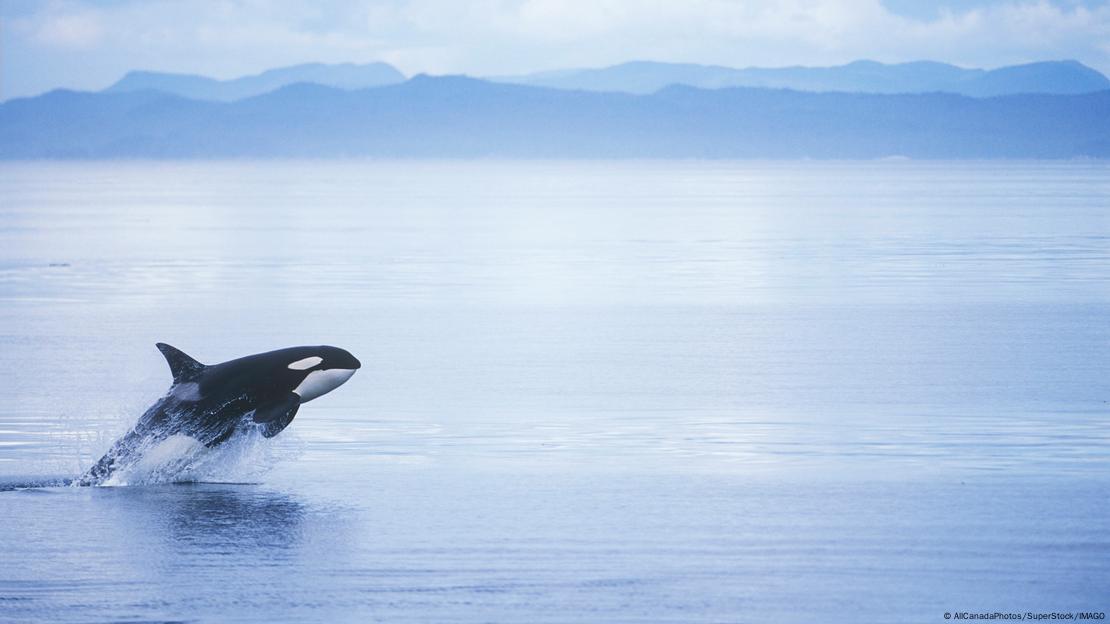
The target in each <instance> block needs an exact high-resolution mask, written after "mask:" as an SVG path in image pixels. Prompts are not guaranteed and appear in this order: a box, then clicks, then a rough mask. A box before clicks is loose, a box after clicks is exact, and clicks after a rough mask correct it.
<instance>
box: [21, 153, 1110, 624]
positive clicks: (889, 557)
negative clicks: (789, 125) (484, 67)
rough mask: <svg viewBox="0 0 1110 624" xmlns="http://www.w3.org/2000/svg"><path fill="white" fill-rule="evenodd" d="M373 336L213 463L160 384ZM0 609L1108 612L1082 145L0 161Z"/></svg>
mask: <svg viewBox="0 0 1110 624" xmlns="http://www.w3.org/2000/svg"><path fill="white" fill-rule="evenodd" d="M157 341H164V342H169V343H171V344H173V345H175V346H178V347H179V348H181V349H183V350H185V351H186V352H188V353H190V354H192V355H194V356H195V357H197V358H198V359H200V360H201V361H205V362H213V363H214V362H219V361H223V360H227V359H231V358H234V357H239V356H242V355H246V354H250V353H255V352H259V351H265V350H269V349H273V348H279V347H285V346H291V345H298V344H320V343H325V344H334V345H337V346H341V347H344V348H346V349H349V350H350V351H351V352H352V353H354V354H355V355H357V356H358V357H359V358H360V359H361V360H362V362H363V368H362V370H361V371H359V373H358V374H357V375H355V377H354V378H353V379H352V380H351V381H350V382H348V383H347V384H346V385H345V386H343V387H341V388H339V389H338V390H336V391H335V392H334V393H332V394H330V395H327V396H325V397H322V398H320V399H318V400H316V401H314V402H312V403H310V404H308V405H306V406H304V407H303V408H302V409H301V411H300V413H299V414H298V416H297V418H296V420H295V421H294V423H293V425H292V426H291V427H290V428H289V429H287V430H286V431H285V432H284V433H283V434H282V435H280V436H278V437H277V438H275V439H274V440H272V441H271V443H270V444H267V445H261V446H256V447H254V448H250V449H246V450H243V451H242V452H237V453H228V454H226V456H220V457H219V458H218V460H219V461H217V462H216V463H215V468H214V469H213V470H212V471H211V473H210V474H209V475H208V477H207V478H205V481H206V482H204V483H192V484H163V485H145V486H128V487H112V488H72V487H60V486H49V483H51V482H57V481H60V480H62V479H65V478H67V477H72V476H75V475H77V474H78V473H79V472H80V471H81V470H82V469H84V468H86V467H87V466H88V465H90V464H91V463H92V462H93V461H95V459H96V458H97V457H99V454H100V453H102V452H103V451H104V450H105V449H106V448H107V447H108V446H109V445H110V444H111V442H112V440H113V439H114V438H115V436H117V435H119V434H121V433H123V432H124V431H126V430H127V428H128V427H129V426H130V425H131V424H132V423H133V422H134V420H135V419H136V418H137V417H138V415H139V414H140V413H141V412H142V411H143V409H144V408H145V407H146V406H147V405H149V404H150V403H151V402H153V401H154V400H155V399H156V398H157V397H158V396H159V395H160V393H162V392H163V391H164V390H165V389H166V387H168V384H169V374H168V371H167V370H166V366H165V364H164V362H163V361H162V360H161V357H160V355H159V354H158V352H157V351H156V350H155V349H154V346H153V345H154V343H155V342H157ZM0 384H2V385H0V391H2V396H3V400H2V401H0V489H3V490H5V491H0V516H2V518H3V520H2V527H3V530H2V531H0V557H2V558H0V620H3V621H51V622H91V621H152V620H153V621H162V620H179V621H250V622H282V621H353V622H354V621H357V622H363V621H387V622H399V621H408V622H432V621H462V622H519V621H529V622H765V621H780V622H783V621H785V622H814V621H826V622H834V621H842V622H858V621H890V622H943V621H945V620H944V618H943V614H944V613H945V612H960V611H969V612H996V611H997V612H1026V611H1032V612H1052V611H1061V612H1077V611H1103V612H1104V611H1110V426H1108V425H1110V165H1107V164H1105V163H1078V162H1076V163H1020V162H1007V163H913V162H879V163H876V162H860V163H727V162H726V163H721V162H714V163H703V162H645V163H607V162H596V163H589V162H586V163H559V162H555V163H552V162H528V163H513V162H444V163H435V162H373V161H357V162H355V161H352V162H339V163H336V162H215V163H131V162H117V163H66V164H60V163H5V164H2V165H0Z"/></svg>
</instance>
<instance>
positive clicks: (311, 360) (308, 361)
mask: <svg viewBox="0 0 1110 624" xmlns="http://www.w3.org/2000/svg"><path fill="white" fill-rule="evenodd" d="M323 361H324V358H322V357H317V356H315V355H314V356H312V357H306V358H305V359H303V360H297V361H296V362H293V363H292V364H290V365H289V368H291V369H293V370H308V369H310V368H312V367H313V366H316V365H317V364H319V363H320V362H323Z"/></svg>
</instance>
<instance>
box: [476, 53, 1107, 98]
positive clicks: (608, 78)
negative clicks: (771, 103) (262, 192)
mask: <svg viewBox="0 0 1110 624" xmlns="http://www.w3.org/2000/svg"><path fill="white" fill-rule="evenodd" d="M492 80H496V81H498V82H507V83H512V84H527V85H533V86H543V87H553V88H557V89H581V90H585V91H619V92H624V93H641V94H646V93H654V92H655V91H658V90H659V89H662V88H663V87H666V86H668V85H672V84H681V85H687V86H691V87H701V88H705V89H719V88H722V87H764V88H772V89H795V90H798V91H820V92H824V91H846V92H860V93H931V92H945V93H958V94H961V95H970V96H976V97H983V96H992V95H1010V94H1018V93H1055V94H1076V93H1092V92H1095V91H1102V90H1105V89H1110V80H1108V79H1107V78H1106V76H1103V75H1102V74H1101V73H1099V72H1097V71H1095V70H1093V69H1091V68H1090V67H1087V66H1086V65H1083V64H1081V63H1079V62H1077V61H1048V62H1042V63H1030V64H1028V65H1015V66H1012V67H1003V68H1000V69H992V70H983V69H964V68H961V67H956V66H955V65H948V64H945V63H935V62H931V61H918V62H914V63H899V64H896V65H885V64H883V63H876V62H875V61H856V62H855V63H849V64H847V65H840V66H836V67H781V68H759V67H750V68H747V69H733V68H731V67H720V66H714V65H692V64H684V63H655V62H649V61H634V62H631V63H624V64H621V65H614V66H612V67H604V68H600V69H570V70H562V71H554V72H542V73H537V74H528V75H523V76H505V77H499V78H493V79H492Z"/></svg>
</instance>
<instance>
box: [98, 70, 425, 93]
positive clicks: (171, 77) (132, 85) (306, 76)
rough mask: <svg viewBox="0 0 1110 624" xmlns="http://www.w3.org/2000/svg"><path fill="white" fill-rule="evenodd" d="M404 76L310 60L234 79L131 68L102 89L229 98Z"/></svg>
mask: <svg viewBox="0 0 1110 624" xmlns="http://www.w3.org/2000/svg"><path fill="white" fill-rule="evenodd" d="M404 80H405V76H404V74H402V73H401V72H399V71H397V70H396V69H394V68H393V66H391V65H388V64H386V63H368V64H365V65H356V64H353V63H343V64H338V65H325V64H322V63H309V64H306V65H296V66H293V67H282V68H279V69H271V70H269V71H265V72H262V73H261V74H256V75H253V76H243V77H242V78H235V79H233V80H216V79H214V78H207V77H204V76H192V75H188V74H168V73H161V72H148V71H133V72H129V73H128V74H127V75H126V76H124V77H123V78H122V79H120V81H119V82H117V83H115V84H113V85H112V86H110V87H108V88H107V89H105V91H107V92H109V93H120V92H126V91H143V90H147V89H153V90H157V91H162V92H165V93H172V94H174V95H180V96H182V97H186V98H192V99H195V100H214V101H220V102H230V101H233V100H241V99H243V98H246V97H252V96H255V95H261V94H263V93H269V92H271V91H274V90H276V89H280V88H281V87H284V86H288V85H291V84H296V83H299V82H312V83H316V84H321V85H325V86H329V87H336V88H338V89H365V88H367V87H379V86H382V85H389V84H396V83H398V82H404Z"/></svg>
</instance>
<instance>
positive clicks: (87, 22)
mask: <svg viewBox="0 0 1110 624" xmlns="http://www.w3.org/2000/svg"><path fill="white" fill-rule="evenodd" d="M33 37H34V38H35V40H37V41H38V42H39V43H41V44H42V45H45V46H55V47H59V48H65V49H75V50H80V49H87V48H92V47H95V46H97V45H98V44H99V43H101V41H102V40H103V38H104V26H103V24H102V23H101V20H100V18H99V16H97V15H96V14H93V13H89V12H82V13H66V14H61V15H51V16H48V17H46V18H45V19H43V20H41V21H40V22H39V23H38V24H36V27H35V28H34V30H33Z"/></svg>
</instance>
